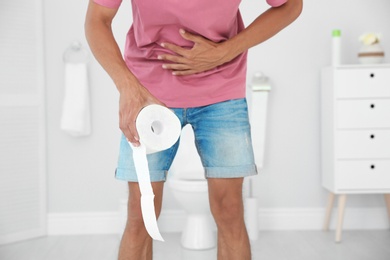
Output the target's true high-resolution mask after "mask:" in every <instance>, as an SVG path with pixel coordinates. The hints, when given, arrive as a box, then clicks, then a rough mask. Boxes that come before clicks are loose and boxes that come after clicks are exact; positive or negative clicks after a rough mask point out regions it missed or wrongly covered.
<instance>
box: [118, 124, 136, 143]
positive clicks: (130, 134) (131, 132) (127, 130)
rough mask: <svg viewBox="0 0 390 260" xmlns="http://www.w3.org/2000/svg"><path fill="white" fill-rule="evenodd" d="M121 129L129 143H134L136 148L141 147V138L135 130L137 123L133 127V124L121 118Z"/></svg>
mask: <svg viewBox="0 0 390 260" xmlns="http://www.w3.org/2000/svg"><path fill="white" fill-rule="evenodd" d="M119 128H120V129H121V131H122V133H123V134H124V135H125V137H126V139H127V141H129V142H130V143H132V144H133V145H134V146H139V136H138V132H137V129H136V128H135V123H133V126H131V124H129V120H125V119H123V118H121V120H120V125H119Z"/></svg>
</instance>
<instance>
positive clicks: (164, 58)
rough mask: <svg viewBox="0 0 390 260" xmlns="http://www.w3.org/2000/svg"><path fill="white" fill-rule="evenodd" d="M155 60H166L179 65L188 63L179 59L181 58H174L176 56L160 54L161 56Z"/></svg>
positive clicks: (183, 59)
mask: <svg viewBox="0 0 390 260" xmlns="http://www.w3.org/2000/svg"><path fill="white" fill-rule="evenodd" d="M157 58H158V59H159V60H167V61H171V62H173V63H181V64H186V63H188V59H186V58H184V57H181V56H176V55H169V54H161V55H158V57H157Z"/></svg>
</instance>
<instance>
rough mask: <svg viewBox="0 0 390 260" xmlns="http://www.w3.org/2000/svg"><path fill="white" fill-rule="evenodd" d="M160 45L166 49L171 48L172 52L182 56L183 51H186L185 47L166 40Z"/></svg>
mask: <svg viewBox="0 0 390 260" xmlns="http://www.w3.org/2000/svg"><path fill="white" fill-rule="evenodd" d="M161 47H163V48H166V49H168V50H171V51H173V52H174V53H177V54H179V55H181V56H184V54H185V52H186V51H187V50H186V49H184V48H182V47H180V46H177V45H175V44H172V43H167V42H163V43H161Z"/></svg>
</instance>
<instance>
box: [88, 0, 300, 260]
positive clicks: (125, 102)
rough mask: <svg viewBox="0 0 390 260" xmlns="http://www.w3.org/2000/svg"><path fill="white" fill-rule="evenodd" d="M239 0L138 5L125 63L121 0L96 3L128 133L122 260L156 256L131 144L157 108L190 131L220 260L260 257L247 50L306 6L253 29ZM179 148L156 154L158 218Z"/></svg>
mask: <svg viewBox="0 0 390 260" xmlns="http://www.w3.org/2000/svg"><path fill="white" fill-rule="evenodd" d="M240 2H241V1H240V0H228V1H227V0H212V1H210V0H197V1H177V0H165V1H153V0H132V10H133V25H132V27H131V28H130V30H129V33H128V34H127V40H126V47H125V53H124V57H122V54H121V52H120V50H119V48H118V45H117V43H116V41H115V39H114V37H113V34H112V29H111V22H112V20H113V18H114V17H115V15H116V13H117V10H118V8H119V7H120V4H121V0H90V3H89V7H88V12H87V16H86V22H85V29H86V35H87V39H88V42H89V45H90V47H91V50H92V52H93V53H94V55H95V57H96V59H97V60H98V61H99V62H100V64H101V65H102V67H103V68H104V69H105V70H106V71H107V73H108V74H109V75H110V76H111V78H112V79H113V81H114V83H115V85H116V87H117V89H118V91H119V93H120V100H119V115H120V129H121V130H122V132H123V138H122V141H121V149H120V155H119V163H118V167H117V170H116V178H118V179H121V180H125V181H128V185H129V202H128V220H127V225H126V228H125V231H124V234H123V238H122V241H121V246H120V252H119V259H120V260H129V259H135V260H141V259H142V260H143V259H152V240H151V238H150V237H149V235H148V233H147V232H146V230H145V227H144V224H143V220H142V215H141V209H140V191H139V187H138V183H137V178H136V175H135V170H134V165H133V164H132V154H131V148H130V147H129V145H128V143H127V141H129V142H131V143H132V144H133V145H135V146H138V145H139V144H140V143H139V136H138V133H137V131H136V128H135V120H136V117H137V115H138V113H139V111H140V110H141V109H142V108H143V107H145V106H146V105H149V104H160V105H164V106H167V107H169V108H171V109H172V110H173V111H174V112H175V113H176V115H177V116H178V117H179V119H180V121H181V123H182V125H183V126H184V125H185V124H191V125H192V128H193V129H194V134H195V142H196V145H197V149H198V152H199V155H200V157H201V160H202V163H203V166H204V168H205V175H206V178H207V180H208V186H209V199H210V207H211V212H212V215H213V217H214V219H215V222H216V224H217V228H218V259H219V260H229V259H231V260H248V259H251V253H250V244H249V239H248V235H247V232H246V227H245V224H244V218H243V201H242V183H243V178H244V177H245V176H250V175H254V174H256V173H257V172H256V166H255V164H254V159H253V150H252V144H251V137H250V126H249V121H248V116H247V106H246V100H245V86H246V83H245V80H246V56H247V50H248V49H249V48H251V47H253V46H255V45H258V44H259V43H261V42H264V41H265V40H267V39H269V38H270V37H272V36H273V35H275V34H276V33H278V32H279V31H281V30H282V29H283V28H285V27H286V26H288V25H289V24H290V23H292V22H293V21H294V20H295V19H296V18H297V17H298V16H299V14H300V12H301V10H302V0H288V1H287V2H286V3H285V4H283V5H281V6H279V7H277V8H270V9H269V10H267V11H265V12H264V13H262V14H260V15H259V16H258V18H256V19H255V20H254V21H253V22H252V23H251V24H250V25H249V26H248V27H247V28H244V25H243V21H242V19H241V15H240V12H239V9H238V8H239V4H240ZM177 145H178V144H175V145H174V146H173V147H172V148H170V149H168V150H166V151H162V152H159V153H156V154H152V155H150V156H148V161H149V169H150V174H151V180H152V186H153V189H154V193H155V208H156V214H157V216H158V215H159V213H160V211H161V204H162V192H163V185H164V181H165V178H166V176H165V175H166V173H167V171H168V170H169V167H170V164H171V162H172V160H173V158H174V156H175V154H176V151H177Z"/></svg>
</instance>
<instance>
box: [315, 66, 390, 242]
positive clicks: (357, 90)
mask: <svg viewBox="0 0 390 260" xmlns="http://www.w3.org/2000/svg"><path fill="white" fill-rule="evenodd" d="M321 172H322V185H323V186H324V187H325V188H326V189H327V190H329V191H330V193H331V194H330V199H329V204H328V211H327V217H326V220H325V224H324V228H325V229H327V228H328V225H329V217H330V211H331V208H332V207H333V200H334V196H335V195H340V203H339V214H340V216H339V223H338V228H337V234H336V241H340V239H341V225H342V218H343V214H344V207H345V199H346V194H353V193H360V194H361V193H367V194H368V193H370V194H372V193H383V194H386V196H385V197H386V201H387V204H388V207H389V205H390V197H389V196H390V195H388V193H390V65H386V64H381V65H371V66H367V65H365V66H363V65H350V66H338V67H327V68H324V69H323V70H322V73H321ZM340 205H341V207H340ZM389 212H390V210H389Z"/></svg>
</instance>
